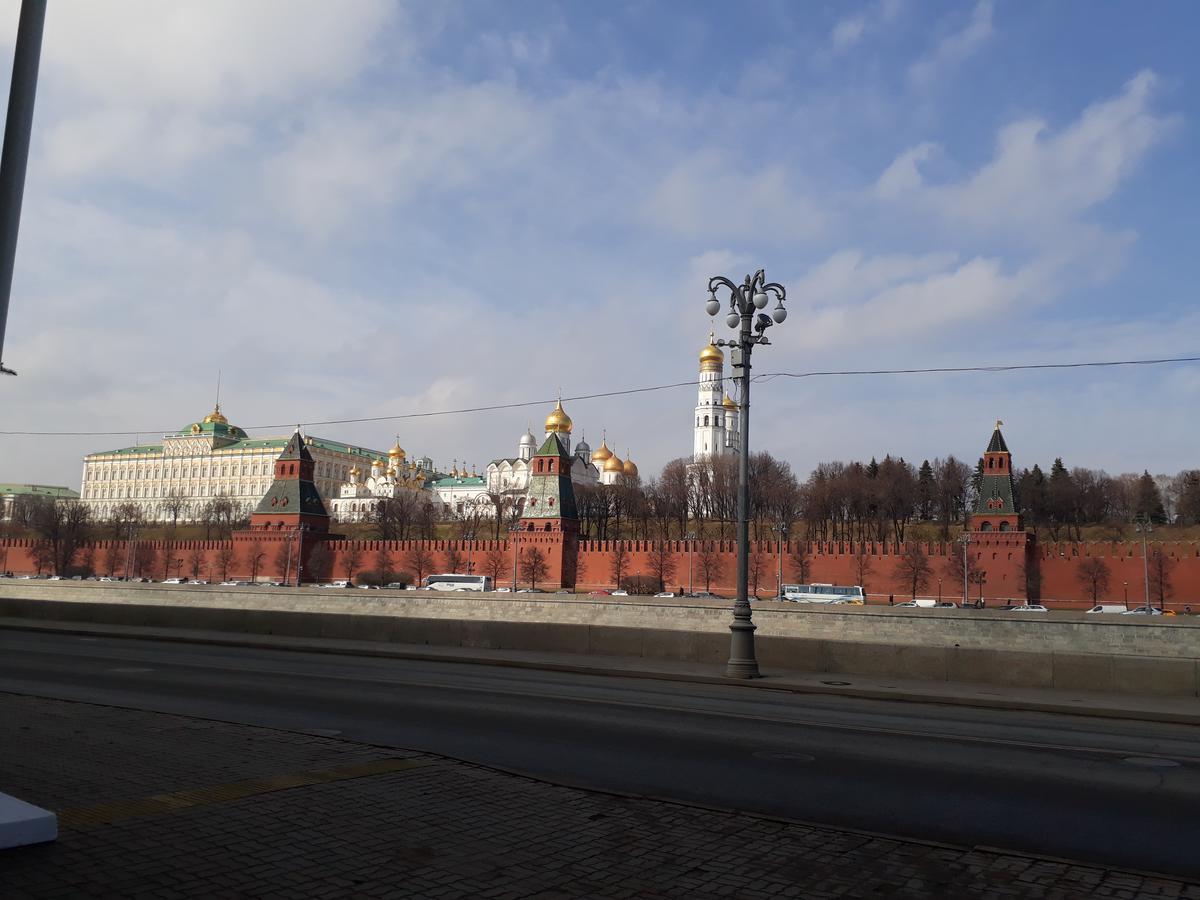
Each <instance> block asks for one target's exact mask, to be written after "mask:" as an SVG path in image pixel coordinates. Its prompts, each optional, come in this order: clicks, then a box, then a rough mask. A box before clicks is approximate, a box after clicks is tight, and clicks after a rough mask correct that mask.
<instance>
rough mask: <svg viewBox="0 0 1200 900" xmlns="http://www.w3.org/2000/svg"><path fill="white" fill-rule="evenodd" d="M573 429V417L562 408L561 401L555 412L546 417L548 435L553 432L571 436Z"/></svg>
mask: <svg viewBox="0 0 1200 900" xmlns="http://www.w3.org/2000/svg"><path fill="white" fill-rule="evenodd" d="M572 427H573V426H572V423H571V417H570V416H568V415H567V412H566V410H564V409H563V407H562V401H561V400H559V401H558V404H557V405H556V406H555V407H554V411H553V412H552V413H550V415H548V416H546V434H550V433H551V432H558V433H559V434H570V433H571V428H572Z"/></svg>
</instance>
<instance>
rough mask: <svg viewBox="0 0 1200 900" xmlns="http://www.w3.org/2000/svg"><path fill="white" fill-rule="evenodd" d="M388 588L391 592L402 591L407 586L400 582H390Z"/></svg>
mask: <svg viewBox="0 0 1200 900" xmlns="http://www.w3.org/2000/svg"><path fill="white" fill-rule="evenodd" d="M387 587H388V590H389V591H402V590H404V588H405V587H406V585H403V584H401V583H400V582H399V581H389V582H388V585H387Z"/></svg>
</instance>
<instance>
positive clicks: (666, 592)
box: [654, 591, 675, 597]
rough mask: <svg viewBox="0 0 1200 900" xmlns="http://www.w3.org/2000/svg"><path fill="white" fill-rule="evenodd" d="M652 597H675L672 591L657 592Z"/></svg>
mask: <svg viewBox="0 0 1200 900" xmlns="http://www.w3.org/2000/svg"><path fill="white" fill-rule="evenodd" d="M654 596H655V597H674V596H675V592H674V591H659V592H658V593H657V594H655V595H654Z"/></svg>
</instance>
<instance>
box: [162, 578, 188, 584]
mask: <svg viewBox="0 0 1200 900" xmlns="http://www.w3.org/2000/svg"><path fill="white" fill-rule="evenodd" d="M187 583H188V580H187V579H186V578H167V579H164V581H163V584H187Z"/></svg>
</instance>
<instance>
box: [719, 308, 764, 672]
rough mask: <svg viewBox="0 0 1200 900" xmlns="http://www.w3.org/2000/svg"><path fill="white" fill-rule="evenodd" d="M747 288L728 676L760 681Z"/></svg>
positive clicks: (750, 343)
mask: <svg viewBox="0 0 1200 900" xmlns="http://www.w3.org/2000/svg"><path fill="white" fill-rule="evenodd" d="M750 290H753V288H751V287H749V286H748V287H747V288H744V289H743V293H742V297H741V298H739V299H740V301H741V302H740V303H739V307H740V312H741V314H742V328H741V340H740V342H739V343H740V346H741V350H742V376H741V382H742V385H741V387H742V391H741V394H742V396H741V409H739V410H738V415H739V419H740V422H739V431H740V432H741V434H740V437H741V447H740V448H739V456H738V522H737V542H738V558H737V599H736V600H735V601H734V604H733V621H732V622H731V623H730V624H729V631H730V641H729V662H728V664H727V665H726V666H725V674H726V675H727V676H729V677H731V678H757V677H758V675H759V672H758V660H757V659H756V658H755V655H754V632H755V631H756V628H755V625H754V622H753V620H752V617H751V612H750V598H749V574H750V573H749V563H750V350H751V348H752V347H753V346H754V343H753V341H752V340H751V339H750V325H751V318H752V310H753V309H754V304H753V303H752V302H751V299H750V297H749V296H747V294H748V292H749V291H750Z"/></svg>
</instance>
